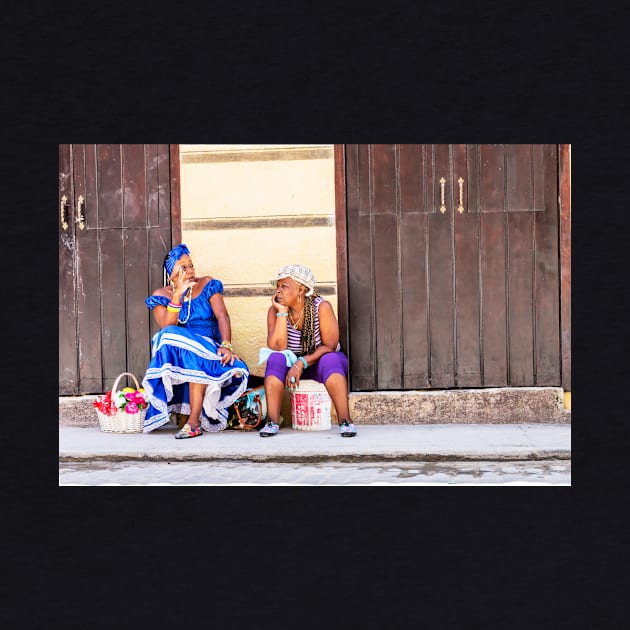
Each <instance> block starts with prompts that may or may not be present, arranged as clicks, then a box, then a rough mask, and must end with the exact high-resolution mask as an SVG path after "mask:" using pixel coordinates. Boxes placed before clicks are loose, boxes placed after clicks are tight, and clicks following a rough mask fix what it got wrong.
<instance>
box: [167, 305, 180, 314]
mask: <svg viewBox="0 0 630 630" xmlns="http://www.w3.org/2000/svg"><path fill="white" fill-rule="evenodd" d="M166 310H167V311H170V312H171V313H179V312H180V311H181V310H182V307H181V306H180V307H179V308H173V307H172V306H171V305H170V304H169V305H168V306H167V307H166Z"/></svg>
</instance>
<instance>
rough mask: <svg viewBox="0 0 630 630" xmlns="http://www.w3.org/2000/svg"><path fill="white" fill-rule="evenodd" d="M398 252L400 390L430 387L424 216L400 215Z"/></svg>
mask: <svg viewBox="0 0 630 630" xmlns="http://www.w3.org/2000/svg"><path fill="white" fill-rule="evenodd" d="M420 198H421V197H420ZM400 250H401V254H400V264H401V284H402V291H401V302H402V304H401V306H402V352H403V382H402V389H417V388H421V387H427V386H428V385H429V300H428V295H429V293H428V284H427V216H426V214H418V213H414V214H410V213H403V214H401V215H400Z"/></svg>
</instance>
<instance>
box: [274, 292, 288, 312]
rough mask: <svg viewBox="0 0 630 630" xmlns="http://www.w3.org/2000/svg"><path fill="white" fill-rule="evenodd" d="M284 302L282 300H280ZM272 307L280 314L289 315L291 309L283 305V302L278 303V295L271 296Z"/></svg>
mask: <svg viewBox="0 0 630 630" xmlns="http://www.w3.org/2000/svg"><path fill="white" fill-rule="evenodd" d="M280 300H282V298H280ZM271 305H272V306H273V307H274V308H275V309H276V311H277V312H278V313H288V312H289V307H288V306H287V305H286V304H283V303H282V301H278V296H277V294H275V293H274V294H273V295H272V296H271Z"/></svg>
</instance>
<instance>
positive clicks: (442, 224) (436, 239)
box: [428, 144, 455, 387]
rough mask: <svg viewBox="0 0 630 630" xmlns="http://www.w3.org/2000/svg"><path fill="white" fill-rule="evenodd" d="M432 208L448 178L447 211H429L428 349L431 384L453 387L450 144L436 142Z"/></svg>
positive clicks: (436, 204) (451, 177) (451, 176)
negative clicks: (442, 179)
mask: <svg viewBox="0 0 630 630" xmlns="http://www.w3.org/2000/svg"><path fill="white" fill-rule="evenodd" d="M432 165H433V166H432V176H431V181H432V189H433V199H434V202H433V208H439V206H440V197H441V194H440V193H441V191H440V184H439V181H440V178H442V177H444V178H445V179H446V183H447V184H446V188H445V205H446V212H445V213H444V214H442V213H441V212H433V213H431V214H429V215H428V230H429V238H428V247H429V253H428V260H429V270H428V271H429V338H430V346H429V352H430V356H431V377H430V378H431V386H432V387H453V386H454V385H455V365H454V360H453V358H454V330H453V327H454V302H453V292H454V285H453V271H454V270H453V195H452V181H453V173H452V169H451V164H450V156H449V145H447V144H437V145H433V160H432Z"/></svg>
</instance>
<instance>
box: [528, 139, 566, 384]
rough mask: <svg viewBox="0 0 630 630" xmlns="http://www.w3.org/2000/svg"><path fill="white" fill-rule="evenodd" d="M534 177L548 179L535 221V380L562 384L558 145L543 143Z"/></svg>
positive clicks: (545, 180)
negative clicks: (537, 169) (540, 210)
mask: <svg viewBox="0 0 630 630" xmlns="http://www.w3.org/2000/svg"><path fill="white" fill-rule="evenodd" d="M539 168H540V172H539V173H535V178H536V179H538V180H539V181H541V182H543V181H544V182H545V186H544V208H545V210H544V211H543V212H536V213H535V214H534V221H535V226H534V227H535V240H534V243H535V261H536V268H535V277H534V285H535V287H534V290H535V295H534V299H535V305H536V307H535V315H536V319H535V328H534V330H535V352H536V362H535V363H536V382H535V384H536V385H537V386H539V387H541V386H555V387H559V386H560V384H561V381H560V303H559V302H560V300H559V295H560V269H559V252H558V224H559V215H558V155H557V149H556V145H554V144H548V145H544V155H543V163H542V164H540V165H539Z"/></svg>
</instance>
